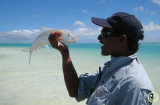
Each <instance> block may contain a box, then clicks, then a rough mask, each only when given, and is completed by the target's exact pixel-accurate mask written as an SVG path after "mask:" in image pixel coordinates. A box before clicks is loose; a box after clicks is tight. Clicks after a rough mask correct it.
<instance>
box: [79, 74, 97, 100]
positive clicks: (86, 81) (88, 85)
mask: <svg viewBox="0 0 160 105" xmlns="http://www.w3.org/2000/svg"><path fill="white" fill-rule="evenodd" d="M98 78H99V72H97V73H90V74H88V73H86V74H83V75H81V76H80V77H79V80H80V81H79V87H78V97H77V98H76V100H77V101H78V102H79V101H82V100H84V99H86V98H88V97H90V95H91V94H92V92H93V90H94V89H95V87H96V85H97V83H98V81H99V79H98Z"/></svg>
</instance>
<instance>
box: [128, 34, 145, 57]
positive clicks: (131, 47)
mask: <svg viewBox="0 0 160 105" xmlns="http://www.w3.org/2000/svg"><path fill="white" fill-rule="evenodd" d="M139 39H140V40H143V39H144V35H139ZM127 41H128V46H127V48H128V51H129V53H130V54H134V53H136V52H137V51H138V49H139V43H138V41H139V40H133V39H129V38H128V39H127Z"/></svg>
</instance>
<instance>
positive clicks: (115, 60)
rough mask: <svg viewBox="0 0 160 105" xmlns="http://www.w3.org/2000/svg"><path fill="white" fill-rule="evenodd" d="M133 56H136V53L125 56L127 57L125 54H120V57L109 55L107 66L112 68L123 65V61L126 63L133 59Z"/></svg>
mask: <svg viewBox="0 0 160 105" xmlns="http://www.w3.org/2000/svg"><path fill="white" fill-rule="evenodd" d="M135 58H137V54H136V53H135V54H133V55H130V56H127V57H125V56H121V57H113V56H111V60H110V65H109V66H110V67H111V68H112V69H114V68H116V67H118V66H120V65H123V64H125V63H127V62H129V61H130V60H133V59H135Z"/></svg>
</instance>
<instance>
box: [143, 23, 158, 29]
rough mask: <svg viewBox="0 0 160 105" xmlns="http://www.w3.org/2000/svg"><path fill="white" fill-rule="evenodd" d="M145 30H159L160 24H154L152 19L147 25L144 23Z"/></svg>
mask: <svg viewBox="0 0 160 105" xmlns="http://www.w3.org/2000/svg"><path fill="white" fill-rule="evenodd" d="M143 27H144V30H145V31H160V25H156V24H154V22H153V21H151V22H150V23H149V24H148V25H144V26H143Z"/></svg>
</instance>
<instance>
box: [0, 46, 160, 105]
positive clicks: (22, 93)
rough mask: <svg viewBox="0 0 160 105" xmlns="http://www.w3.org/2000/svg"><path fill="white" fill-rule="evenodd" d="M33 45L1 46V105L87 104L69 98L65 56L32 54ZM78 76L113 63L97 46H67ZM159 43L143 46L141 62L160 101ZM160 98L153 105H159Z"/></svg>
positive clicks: (48, 51) (42, 52) (43, 51)
mask: <svg viewBox="0 0 160 105" xmlns="http://www.w3.org/2000/svg"><path fill="white" fill-rule="evenodd" d="M30 46H31V44H0V105H85V103H86V100H85V101H82V102H79V103H78V102H76V100H75V99H74V98H70V97H69V95H68V92H67V89H66V86H65V83H64V78H63V72H62V57H61V55H60V53H59V52H58V51H56V50H55V49H52V48H51V47H50V48H45V47H43V48H40V49H37V50H36V51H34V52H33V54H32V59H31V63H30V64H29V52H28V48H29V47H30ZM68 46H69V49H70V55H71V59H72V61H73V64H74V66H75V69H76V71H77V73H78V75H80V74H84V73H91V72H96V71H97V70H98V68H99V66H102V65H103V64H104V63H105V62H107V61H108V60H110V57H109V56H107V57H104V56H102V55H101V49H100V47H101V45H100V44H98V43H76V44H68ZM159 52H160V44H145V43H142V44H141V45H140V50H139V51H138V53H137V56H138V59H139V60H140V62H141V63H142V65H143V66H144V68H145V69H146V72H147V73H148V75H149V77H150V79H151V81H152V83H153V86H154V89H155V92H156V93H157V94H158V95H159V98H160V82H159V80H160V76H159V74H160V59H159V58H160V54H159ZM159 103H160V99H159V100H158V101H157V102H155V103H154V104H153V105H159Z"/></svg>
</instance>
